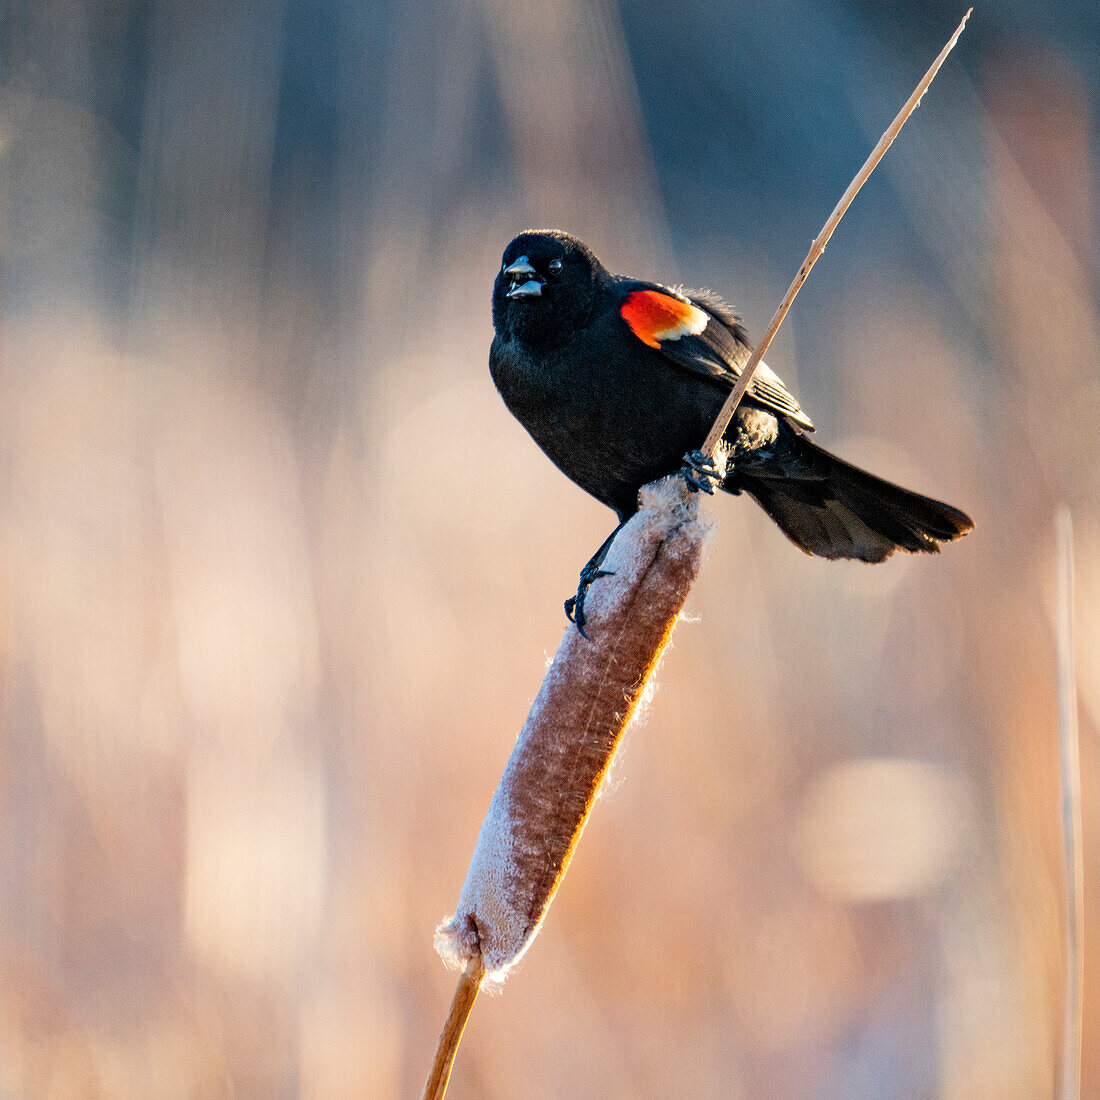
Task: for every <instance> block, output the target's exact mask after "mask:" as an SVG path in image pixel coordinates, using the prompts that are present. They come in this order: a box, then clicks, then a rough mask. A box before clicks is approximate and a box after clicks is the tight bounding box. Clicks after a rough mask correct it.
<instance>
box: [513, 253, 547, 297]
mask: <svg viewBox="0 0 1100 1100" xmlns="http://www.w3.org/2000/svg"><path fill="white" fill-rule="evenodd" d="M504 274H505V275H510V276H511V278H512V285H511V286H510V287H509V288H508V292H507V295H506V296H507V297H509V298H539V297H541V296H542V280H541V279H540V278H539V275H538V272H537V271H536V270H535V269H534V267H532V265H531V261H530V260H529V259H527V257H526V256H520V258H519V259H518V260H516V262H515V263H513V264H510V265H509V266H508V267H506V268H505V269H504Z"/></svg>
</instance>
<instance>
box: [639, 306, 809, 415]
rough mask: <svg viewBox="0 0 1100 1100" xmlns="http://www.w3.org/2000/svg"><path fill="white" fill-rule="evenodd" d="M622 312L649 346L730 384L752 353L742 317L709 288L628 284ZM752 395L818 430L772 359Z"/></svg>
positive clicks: (754, 381) (755, 379) (760, 367)
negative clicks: (687, 290) (686, 289)
mask: <svg viewBox="0 0 1100 1100" xmlns="http://www.w3.org/2000/svg"><path fill="white" fill-rule="evenodd" d="M619 315H620V316H621V317H622V319H623V321H624V322H625V323H626V325H627V327H628V328H629V329H630V331H631V333H633V335H634V337H635V338H636V339H638V340H641V342H642V343H643V344H646V345H648V346H649V347H651V348H656V349H657V350H658V351H660V352H661V353H662V354H663V355H664V356H665V357H666V358H667V359H669V360H671V361H672V362H673V363H675V364H676V365H677V366H678V367H682V368H684V369H685V370H689V371H693V372H694V373H696V374H700V375H703V376H704V377H707V378H711V379H713V380H714V381H717V382H719V383H721V384H724V385H725V386H727V387H728V388H732V387H733V384H734V382H735V381H736V380H737V378H738V377H739V376H740V374H741V368H742V367H743V366H744V365H745V364H746V363H747V362H748V360H749V355H750V354H751V351H752V349H751V348H750V347H749V343H748V340H747V338H746V336H745V330H744V329H743V328H742V326H741V322H740V321H739V320H738V318H737V316H736V315H735V314H734V313H733V312H732V311H731V310H730V308H729V307H728V306H727V305H726V304H725V303H724V302H723V301H722V300H721V299H720V298H718V297H716V296H715V295H713V294H709V293H708V292H706V291H692V292H690V293H681V292H680V291H678V290H672V289H670V288H669V287H663V286H654V285H648V284H628V286H627V287H626V288H625V290H624V295H623V300H622V304H621V305H620V306H619ZM748 394H749V396H751V397H752V399H753V400H754V401H755V402H756V403H757V404H758V405H763V406H764V407H765V408H767V409H770V410H771V411H772V412H774V413H776V414H777V415H779V416H784V417H787V418H788V419H789V420H792V421H793V422H794V423H795V424H797V425H798V426H799V427H801V428H804V429H805V430H807V431H811V432H812V431H813V430H814V426H813V422H812V421H811V420H810V418H809V417H808V416H807V415H806V414H805V413H804V412H803V411H802V406H801V405H799V403H798V401H797V400H796V399H795V397H794V394H792V393H791V392H790V390H788V389H787V387H786V386H785V385H784V384H783V379H781V378H780V377H779V375H777V374H776V373H775V372H774V371H773V370H771V369H770V368H769V367H768V365H767V364H766V363H763V362H761V363H760V364H759V365H758V366H757V368H756V370H755V371H754V372H753V376H752V381H751V382H750V383H749V388H748Z"/></svg>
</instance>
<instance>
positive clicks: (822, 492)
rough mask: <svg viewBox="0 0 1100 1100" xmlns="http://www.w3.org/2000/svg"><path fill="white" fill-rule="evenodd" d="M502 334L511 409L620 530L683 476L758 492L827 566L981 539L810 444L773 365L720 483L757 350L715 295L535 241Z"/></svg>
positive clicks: (501, 289)
mask: <svg viewBox="0 0 1100 1100" xmlns="http://www.w3.org/2000/svg"><path fill="white" fill-rule="evenodd" d="M493 326H494V328H495V329H496V335H495V337H494V338H493V344H492V348H491V350H490V352H489V367H490V370H491V371H492V375H493V381H494V382H495V383H496V386H497V389H498V390H499V391H500V394H501V396H502V397H503V398H504V402H505V404H506V405H507V406H508V408H509V409H510V410H511V411H512V413H513V414H514V415H515V417H516V418H517V419H518V420H519V422H520V423H521V424H522V425H523V426H524V427H525V428H526V429H527V430H528V431H529V432H530V433H531V435H532V437H533V438H534V440H535V442H536V443H537V444H538V445H539V446H540V447H541V448H542V449H543V451H545V452H546V454H547V455H548V456H549V457H550V459H551V460H552V461H553V462H554V463H555V464H556V465H557V466H558V468H559V469H561V470H562V472H563V473H565V474H566V475H567V476H568V477H570V478H572V479H573V481H575V482H576V483H577V484H578V485H579V486H580V487H581V488H582V489H584V490H586V491H587V492H589V493H591V494H592V495H593V496H594V497H595V498H596V499H597V500H600V501H603V503H604V504H606V505H607V506H608V507H609V508H612V509H613V510H614V511H615V512H616V513H617V514H618V517H619V527H621V526H622V524H623V523H625V522H626V520H627V519H629V518H630V516H632V515H633V514H634V513H635V512H636V511H637V509H638V490H639V489H640V488H641V487H642V486H643V485H645V484H646V483H647V482H650V481H653V480H654V479H655V478H659V477H663V476H665V475H667V474H670V473H674V472H675V471H676V470H678V469H681V468H682V471H683V474H684V477H685V479H686V480H687V481H688V484H689V486H690V487H692V488H696V489H705V490H706V491H707V492H713V491H714V485H715V484H720V487H721V488H722V489H724V490H725V491H726V492H729V493H740V492H741V491H742V490H744V491H745V492H747V493H748V494H749V495H750V496H751V497H753V499H754V500H756V502H757V503H758V504H759V505H760V506H761V507H762V508H763V509H764V511H765V512H767V513H768V515H769V516H771V517H772V519H773V520H775V522H776V523H777V524H778V525H779V527H780V529H781V530H782V531H783V533H784V534H785V535H786V536H787V537H788V538H789V539H790V540H791V541H792V542H793V543H794V544H795V545H796V546H797V547H799V548H800V549H801V550H804V551H805V552H806V553H807V554H814V555H817V556H819V557H823V558H859V559H861V560H862V561H868V562H879V561H884V560H885V559H886V558H888V557H889V556H890V555H891V554H892V553H893V552H894V551H895V550H897V549H902V550H909V551H914V552H915V551H923V552H926V553H935V552H936V551H938V550H939V544H940V543H941V542H947V541H950V540H951V539H957V538H959V537H961V536H962V535H965V534H966V533H967V532H968V531H969V530H970V529H971V528H972V527H973V523H972V522H971V520H970V517H969V516H967V515H965V514H964V513H963V512H960V511H959V510H958V509H957V508H952V507H951V506H950V505H947V504H941V503H940V502H939V501H937V500H931V499H930V498H928V497H924V496H920V495H918V494H917V493H913V492H910V491H909V490H908V489H902V488H901V487H900V486H898V485H894V484H892V483H890V482H889V481H884V480H882V479H881V478H878V477H875V476H874V475H873V474H869V473H866V472H865V471H864V470H860V469H858V468H857V467H855V466H852V465H849V464H848V463H847V462H844V461H842V460H841V459H839V458H837V457H835V456H834V455H831V454H830V453H829V452H828V451H826V450H823V449H822V448H821V447H818V446H817V445H816V444H814V443H811V442H810V441H809V439H808V438H807V437H806V434H805V433H807V432H812V431H813V430H814V426H813V424H812V422H811V421H810V418H809V417H808V416H807V415H806V414H805V413H804V412H803V411H802V408H801V407H800V406H799V404H798V402H797V401H796V400H795V398H794V397H793V395H792V394H791V392H790V391H789V390H788V389H787V387H786V386H785V385H784V384H783V382H782V380H781V379H780V378H779V377H778V375H776V374H774V373H773V372H772V371H771V370H769V369H768V368H767V367H766V366H765V365H764V364H763V363H761V364H760V365H759V366H758V367H757V369H756V372H755V374H754V375H753V378H752V383H751V384H750V385H749V388H748V391H747V393H746V394H745V398H744V400H743V401H742V403H741V405H740V406H739V407H738V409H737V412H736V413H735V415H734V417H733V420H732V421H731V422H730V426H729V428H728V429H727V430H726V433H725V436H724V439H723V442H724V444H725V447H726V452H727V458H728V466H727V471H728V472H727V473H726V476H725V479H724V480H721V481H719V480H718V479H717V477H716V475H715V472H714V467H713V465H709V464H708V463H707V461H706V459H705V458H704V457H703V456H702V455H701V454H700V453H699V452H698V451H696V450H693V449H694V448H698V447H699V446H700V445H701V443H702V441H703V439H704V438H705V437H706V435H707V432H708V431H709V430H710V427H711V425H712V424H713V422H714V418H715V417H716V416H717V415H718V410H719V408H720V407H721V405H722V402H723V401H724V400H725V397H726V395H727V394H728V393H729V391H730V389H732V387H733V383H734V380H735V379H736V378H737V377H738V375H739V373H740V370H741V367H743V366H744V364H745V363H746V362H747V361H748V358H749V354H750V352H751V347H750V345H749V342H748V339H747V338H746V335H745V330H744V328H743V327H742V325H741V322H740V320H739V319H738V317H737V316H736V314H734V313H733V311H732V310H731V309H730V307H729V306H727V305H726V304H725V303H724V302H723V301H722V300H721V299H720V298H718V297H717V296H716V295H714V294H712V293H710V292H709V291H697V290H682V289H678V288H672V287H666V286H661V285H660V284H659V283H647V282H643V281H641V280H639V279H631V278H628V277H626V276H623V275H613V274H612V273H611V272H609V271H608V270H607V269H606V268H605V267H604V266H603V264H601V263H600V261H599V260H598V259H597V258H596V257H595V255H593V253H592V251H591V250H590V249H589V248H587V247H586V246H585V245H584V244H583V243H582V242H581V241H579V240H577V238H576V237H572V236H570V235H569V234H568V233H562V232H559V231H556V230H548V231H538V232H535V231H530V232H526V233H521V234H520V235H519V236H518V237H516V238H515V240H513V241H512V243H511V244H509V245H508V247H507V248H506V249H505V250H504V260H503V263H502V264H501V269H500V272H499V273H498V274H497V277H496V283H495V285H494V287H493ZM685 452H689V453H687V454H685ZM618 529H619V528H618V527H617V528H616V529H615V531H613V532H612V533H611V536H610V537H609V538H608V539H607V541H606V542H605V543H604V544H603V546H601V547H600V549H599V550H597V551H596V554H595V555H594V556H593V558H592V560H591V561H590V562H589V563H588V564H587V565H586V566H585V567H584V569H583V570H582V571H581V577H580V586H579V588H578V591H577V595H576V596H575V597H573V598H572V599H570V600H569V601H567V603H566V612H567V613H568V614H569V616H570V618H573V619H574V621H575V622H576V623H577V625H578V626H580V627H582V633H583V626H584V595H585V592H586V591H587V589H588V587H589V585H590V584H591V583H592V581H593V580H594V579H595V578H596V577H598V576H599V575H600V572H599V567H600V563H601V562H602V561H603V558H604V557H605V556H606V554H607V550H608V548H609V547H610V545H611V541H612V539H614V537H615V534H616V532H617V531H618Z"/></svg>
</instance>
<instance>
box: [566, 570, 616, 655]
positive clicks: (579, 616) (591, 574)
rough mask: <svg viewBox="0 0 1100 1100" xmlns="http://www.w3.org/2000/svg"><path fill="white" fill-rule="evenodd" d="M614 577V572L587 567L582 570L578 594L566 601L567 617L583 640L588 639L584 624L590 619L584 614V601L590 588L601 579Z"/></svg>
mask: <svg viewBox="0 0 1100 1100" xmlns="http://www.w3.org/2000/svg"><path fill="white" fill-rule="evenodd" d="M614 575H615V572H614V570H611V569H599V568H595V569H593V568H591V567H590V566H587V565H586V566H585V567H584V568H583V569H582V570H581V575H580V582H579V583H578V585H577V594H576V595H575V596H570V597H569V599H567V600H566V601H565V617H566V618H567V619H568V620H569V621H570V622H571V623H573V625H574V626H576V628H577V630H579V631H580V635H581V637H582V638H587V637H588V635H587V634H586V633H585V632H584V624H585V623H586V622H588V617H587V616H586V615H585V613H584V601H585V598H586V597H587V596H588V590H589V588H591V587H592V582H593V581H597V580H599V579H600V577H613V576H614Z"/></svg>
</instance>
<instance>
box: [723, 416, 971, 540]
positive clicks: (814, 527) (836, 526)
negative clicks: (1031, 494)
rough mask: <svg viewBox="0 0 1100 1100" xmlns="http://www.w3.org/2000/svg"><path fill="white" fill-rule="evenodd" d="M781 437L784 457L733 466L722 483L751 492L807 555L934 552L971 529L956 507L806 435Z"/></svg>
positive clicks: (969, 522) (968, 520)
mask: <svg viewBox="0 0 1100 1100" xmlns="http://www.w3.org/2000/svg"><path fill="white" fill-rule="evenodd" d="M785 442H786V444H787V446H786V447H784V448H783V450H784V451H785V452H786V453H785V454H784V455H783V458H782V460H779V459H773V460H771V461H767V462H764V463H762V464H761V465H759V466H753V467H749V468H746V469H744V470H740V471H735V472H734V474H733V475H732V477H731V478H730V479H728V480H727V483H726V488H729V489H732V490H734V491H736V490H738V489H744V490H745V491H746V492H747V493H749V494H750V495H751V496H752V497H753V499H755V500H756V502H757V503H758V504H759V505H760V507H761V508H763V509H764V511H765V512H767V513H768V515H769V516H771V518H772V519H773V520H775V522H776V523H777V524H778V525H779V527H780V528H781V529H782V531H783V533H784V534H785V535H786V536H787V537H788V538H789V539H790V540H791V541H792V542H793V543H794V544H795V545H796V546H798V547H799V548H800V549H802V550H804V551H805V552H806V553H807V554H814V555H816V556H817V557H822V558H858V559H859V560H861V561H868V562H879V561H885V560H886V559H887V558H888V557H889V556H890V555H891V554H892V553H893V552H894V551H895V550H898V549H901V550H908V551H909V552H911V553H928V554H934V553H937V552H938V551H939V548H940V543H941V542H951V541H952V540H954V539H957V538H961V537H962V536H963V535H965V534H966V533H967V532H968V531H970V530H971V529H972V528H973V526H974V524H973V522H972V521H971V519H970V517H969V516H968V515H966V514H965V513H964V512H961V511H959V509H958V508H952V507H951V505H949V504H943V503H941V502H940V501H938V500H932V499H931V497H925V496H921V495H920V494H919V493H914V492H911V491H910V490H909V489H903V488H902V487H901V486H900V485H895V484H893V482H890V481H885V480H883V479H882V478H880V477H875V475H874V474H869V473H867V471H866V470H861V469H859V467H858V466H853V465H851V464H850V463H848V462H845V461H844V460H843V459H840V458H837V457H836V456H835V455H833V454H830V453H829V452H828V451H826V450H824V449H823V448H821V447H818V446H817V445H816V444H814V443H811V442H810V441H809V440H808V439H806V438H805V436H793V437H788V439H787V440H785Z"/></svg>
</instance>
